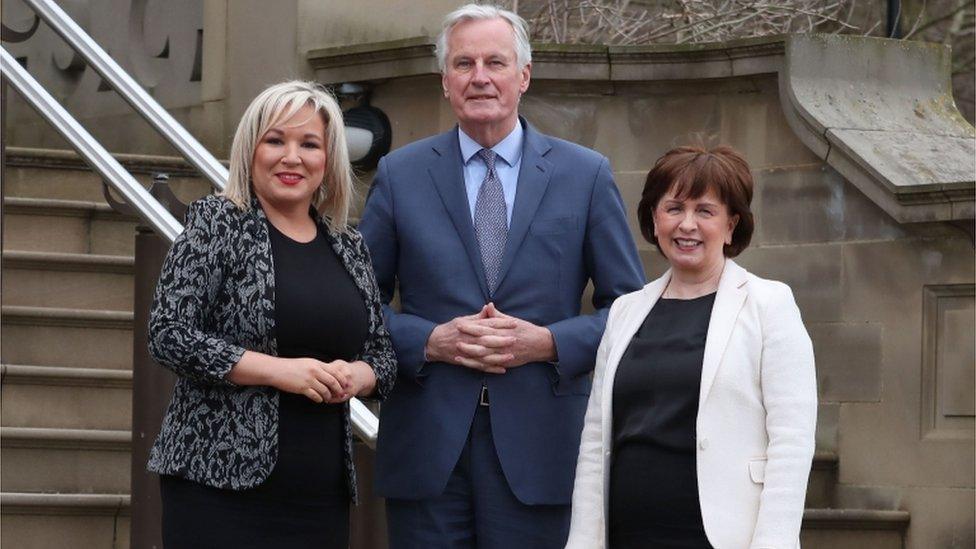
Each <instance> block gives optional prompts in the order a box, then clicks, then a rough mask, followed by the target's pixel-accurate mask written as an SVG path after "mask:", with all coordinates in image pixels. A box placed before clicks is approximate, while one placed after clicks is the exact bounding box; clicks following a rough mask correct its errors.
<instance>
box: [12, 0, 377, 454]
mask: <svg viewBox="0 0 976 549" xmlns="http://www.w3.org/2000/svg"><path fill="white" fill-rule="evenodd" d="M24 1H25V2H26V3H27V4H28V5H30V7H31V8H33V9H34V11H36V12H37V14H38V16H39V17H40V18H41V19H43V20H44V21H45V22H46V23H47V24H48V25H49V26H50V27H51V28H52V29H54V31H55V32H56V33H57V34H58V35H60V36H61V37H62V38H64V40H65V41H66V42H68V44H69V45H70V46H71V47H72V48H73V49H74V50H75V51H77V52H78V53H79V54H80V55H81V56H82V57H84V59H85V61H86V62H88V64H89V65H90V66H91V67H93V68H94V69H95V71H96V72H98V74H100V75H101V76H102V78H103V79H105V81H106V82H108V83H109V85H111V86H112V88H114V89H115V91H117V92H118V93H119V95H121V96H122V98H123V99H125V101H126V102H127V103H129V104H130V105H131V106H132V107H133V108H134V109H135V110H136V112H138V113H139V114H140V115H141V116H142V117H143V118H144V119H145V120H146V121H147V122H149V124H151V125H152V126H153V127H154V128H156V129H157V130H158V131H159V133H160V134H161V135H162V136H163V137H164V138H166V140H167V141H169V142H170V143H171V144H172V145H173V146H174V147H175V148H176V149H177V150H178V151H180V152H181V153H182V154H183V155H184V157H185V158H186V159H187V160H188V161H189V162H190V163H191V164H192V165H193V166H194V167H195V168H197V170H199V171H200V173H202V174H203V175H204V176H205V177H206V178H207V179H208V180H209V181H210V184H211V185H212V186H213V187H214V188H215V189H217V190H223V189H224V187H225V186H226V181H227V179H228V172H227V168H225V167H224V166H223V164H221V163H220V162H219V161H218V160H217V159H216V158H215V157H214V156H213V155H211V154H210V152H209V151H207V150H206V149H205V148H204V147H203V145H201V144H200V142H199V141H197V140H196V138H194V137H193V136H192V135H190V133H189V132H187V131H186V129H185V128H184V127H183V126H182V125H181V124H180V123H179V122H177V121H176V120H175V119H174V118H173V117H172V116H170V114H169V113H168V112H167V111H166V109H164V108H163V107H162V106H161V105H160V104H159V103H158V102H156V100H155V99H153V98H152V97H151V96H150V95H149V94H148V93H146V91H145V90H144V89H143V88H142V87H141V86H140V85H139V84H138V83H137V82H136V81H135V80H133V78H132V77H131V76H129V74H128V73H127V72H126V71H125V69H123V68H122V67H121V66H120V65H119V64H118V63H116V62H115V60H114V59H112V58H111V56H109V55H108V53H106V52H105V50H103V49H102V48H101V47H100V46H99V45H98V44H97V43H96V42H95V41H94V40H93V39H92V38H91V36H89V35H88V34H87V33H86V32H85V31H84V30H82V29H81V27H79V26H78V25H77V24H76V23H75V22H74V20H72V19H71V17H70V16H68V14H67V13H65V12H64V10H62V9H61V8H60V7H58V5H57V4H55V3H54V2H53V1H51V0H24ZM0 50H2V51H3V74H4V76H7V77H8V78H9V79H10V81H11V83H12V84H14V88H15V89H16V90H17V92H18V93H19V94H20V95H21V96H23V97H24V99H26V100H27V101H28V102H29V103H30V104H31V106H32V107H33V108H34V109H35V110H36V111H37V112H38V113H39V114H40V115H41V116H43V117H44V118H45V119H46V120H47V121H48V122H50V123H51V125H52V126H54V128H55V129H56V130H57V131H58V133H60V134H61V135H62V136H63V137H64V138H65V139H67V140H68V142H69V143H71V144H72V146H74V147H75V149H76V150H77V151H78V153H79V154H81V156H82V157H83V158H84V159H85V160H86V161H87V162H88V163H89V164H90V165H91V166H92V167H93V168H94V169H95V171H97V172H98V173H99V175H101V176H102V177H103V178H104V179H105V180H106V181H108V182H109V183H110V184H111V185H112V187H113V188H115V189H116V190H118V191H119V193H121V194H122V196H123V197H124V198H125V200H126V201H127V202H128V203H129V204H131V205H132V206H133V207H135V208H136V210H137V211H138V212H139V214H140V215H141V216H142V217H143V218H144V219H145V220H146V221H147V222H148V223H149V224H150V225H151V226H152V227H153V228H154V229H156V231H157V232H159V234H161V235H163V236H164V237H166V239H167V240H168V241H169V242H171V243H172V242H173V241H174V240H175V239H176V237H177V235H179V234H180V233H181V232H183V225H182V224H181V223H180V222H179V221H177V220H176V219H175V218H174V217H173V216H172V215H171V214H170V213H169V212H168V211H167V210H166V209H165V208H163V206H162V205H160V204H159V202H158V201H156V199H155V198H153V197H152V196H151V195H150V194H149V193H148V192H147V191H146V190H145V189H144V188H143V187H142V185H140V184H139V182H138V181H136V180H135V178H133V177H132V175H130V174H129V172H128V171H126V170H125V168H123V167H122V165H121V164H119V162H118V161H117V160H115V158H114V157H112V155H111V154H109V152H108V151H106V150H105V148H104V147H102V146H101V145H100V144H99V143H98V141H97V140H95V138H94V137H92V135H91V134H89V133H88V132H87V131H86V130H85V129H84V128H83V127H82V126H81V125H80V124H79V123H78V122H77V120H75V119H74V117H72V116H71V115H70V114H69V113H68V112H67V111H66V110H64V108H63V107H61V105H60V104H59V103H58V102H57V101H56V100H55V99H54V98H53V97H51V95H50V94H49V93H47V91H46V90H45V89H44V87H43V86H41V85H40V84H39V83H38V82H37V81H36V80H34V78H33V77H31V76H30V74H29V73H28V72H27V71H26V70H25V69H24V68H23V67H21V66H20V64H19V63H17V62H16V61H15V60H14V58H13V57H12V56H11V55H10V54H9V53H7V51H6V50H5V49H3V48H2V47H0ZM349 406H350V419H351V421H352V427H353V430H354V431H355V433H356V435H357V436H358V437H359V438H360V439H361V440H362V441H363V442H365V443H366V444H367V445H368V446H369V447H371V448H372V447H375V445H376V437H377V435H378V434H379V418H377V417H376V415H374V414H373V412H372V411H371V410H370V409H369V408H367V407H366V405H365V404H363V403H362V402H360V401H359V400H358V399H356V398H352V399H350V400H349Z"/></svg>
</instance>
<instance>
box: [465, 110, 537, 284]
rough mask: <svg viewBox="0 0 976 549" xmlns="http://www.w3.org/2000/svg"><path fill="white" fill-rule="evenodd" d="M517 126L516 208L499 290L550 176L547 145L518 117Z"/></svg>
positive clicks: (506, 245) (499, 274) (509, 233)
mask: <svg viewBox="0 0 976 549" xmlns="http://www.w3.org/2000/svg"><path fill="white" fill-rule="evenodd" d="M519 123H520V124H523V126H524V128H525V134H524V140H525V141H524V143H523V145H522V166H521V168H519V178H518V186H517V188H516V191H515V205H514V206H513V207H512V223H511V224H510V226H509V228H508V239H507V240H506V242H505V253H504V254H503V255H502V264H501V267H500V269H499V271H498V287H499V288H501V285H502V283H503V282H504V281H505V275H506V274H507V273H508V270H509V269H510V268H511V266H512V263H514V261H515V253H516V252H518V249H519V246H521V245H522V241H523V240H525V235H526V233H528V231H529V225H531V224H532V219H533V218H534V217H535V212H536V210H538V209H539V204H540V203H541V202H542V197H543V196H545V194H546V189H547V188H549V179H550V178H551V177H552V172H553V166H552V163H551V162H549V161H548V160H546V159H545V155H546V153H548V152H549V150H550V149H551V148H552V147H551V146H550V145H549V143H548V141H546V139H545V137H544V136H543V135H542V134H540V133H539V132H537V131H536V130H535V128H533V127H532V126H531V125H530V124H529V123H528V122H525V119H523V118H521V117H519ZM472 235H473V231H472ZM479 257H480V256H479ZM482 278H484V277H482Z"/></svg>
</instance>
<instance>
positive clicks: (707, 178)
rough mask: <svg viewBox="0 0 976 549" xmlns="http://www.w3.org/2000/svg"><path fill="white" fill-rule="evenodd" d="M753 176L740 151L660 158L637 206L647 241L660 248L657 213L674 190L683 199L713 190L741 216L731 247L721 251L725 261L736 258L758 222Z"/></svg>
mask: <svg viewBox="0 0 976 549" xmlns="http://www.w3.org/2000/svg"><path fill="white" fill-rule="evenodd" d="M752 187H753V182H752V173H751V172H750V170H749V164H748V163H747V162H746V160H745V158H743V157H742V155H741V154H739V152H738V151H736V150H735V149H733V148H732V147H729V146H726V145H722V146H718V147H715V148H714V149H711V150H706V149H705V148H704V147H696V146H684V147H677V148H675V149H671V150H670V151H668V152H666V153H664V156H662V157H661V158H659V159H658V160H657V162H656V163H655V164H654V167H653V168H651V171H650V172H649V173H648V174H647V181H645V182H644V191H643V193H641V201H640V204H639V205H638V206H637V221H638V223H639V224H640V230H641V234H642V235H643V236H644V239H645V240H647V241H648V242H650V243H651V244H654V245H655V246H657V248H658V250H660V249H661V246H660V245H659V244H658V242H657V238H655V236H654V209H655V208H657V204H658V202H659V201H660V200H661V197H662V196H664V195H665V194H666V193H667V192H668V191H669V190H671V189H672V188H674V189H675V195H677V196H678V197H680V198H699V197H701V196H702V195H704V194H705V193H706V192H708V191H709V190H714V191H715V192H716V194H717V195H718V197H719V199H720V200H721V201H722V202H723V203H724V204H725V206H726V207H727V208H728V210H729V215H732V216H734V215H737V216H739V222H738V223H737V224H736V226H735V229H734V230H733V231H732V243H731V244H726V245H725V247H724V248H723V249H722V251H723V253H724V254H725V257H735V256H737V255H739V254H740V253H742V250H745V249H746V247H747V246H749V241H750V240H752V231H753V229H754V228H755V221H754V220H753V217H752V210H751V209H750V208H749V205H750V203H752Z"/></svg>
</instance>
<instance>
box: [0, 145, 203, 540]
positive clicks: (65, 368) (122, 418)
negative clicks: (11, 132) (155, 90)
mask: <svg viewBox="0 0 976 549" xmlns="http://www.w3.org/2000/svg"><path fill="white" fill-rule="evenodd" d="M119 159H120V160H121V161H122V163H123V164H124V165H125V166H126V167H127V168H128V169H129V170H130V171H131V172H132V173H133V174H134V175H136V177H137V178H138V179H140V180H141V181H142V182H143V183H144V184H146V185H148V182H149V180H150V177H151V174H152V173H153V172H156V171H163V172H166V173H169V174H171V176H173V178H172V179H171V182H172V183H173V187H174V190H176V192H177V194H179V195H180V197H181V198H183V199H184V200H191V199H192V198H195V197H197V196H200V195H202V194H204V193H206V192H207V191H208V188H209V187H208V185H207V184H206V183H205V182H203V181H201V180H198V179H196V178H195V177H193V171H192V170H191V169H190V168H189V166H187V165H186V164H185V163H183V162H180V161H178V160H175V159H171V158H161V157H145V156H133V155H121V156H120V157H119ZM3 200H4V202H3V206H4V219H3V255H2V267H3V273H2V294H0V295H2V310H0V316H2V330H3V331H2V339H0V375H2V384H0V454H2V455H0V459H2V463H3V468H2V469H0V492H2V494H0V515H2V516H0V544H2V545H3V546H4V547H17V548H34V547H36V548H54V547H59V548H61V547H84V548H89V547H91V548H98V547H102V548H110V547H128V545H129V532H128V528H129V518H128V508H129V495H128V494H129V482H130V463H129V462H130V452H129V450H130V444H131V408H132V349H133V341H132V333H133V331H132V303H133V256H132V254H133V247H134V239H133V236H134V234H135V226H136V219H135V218H132V217H128V216H124V215H121V214H118V213H116V212H114V211H112V209H111V208H109V206H108V205H107V203H106V202H105V199H104V198H103V196H102V185H101V181H100V180H99V178H98V177H97V176H96V175H94V174H93V173H91V172H90V171H89V170H88V169H87V167H86V166H85V165H84V164H83V163H82V162H81V161H80V160H79V159H78V158H77V156H76V155H74V154H72V153H68V152H64V151H47V150H28V149H15V148H9V149H8V150H7V157H6V172H5V179H4V197H3Z"/></svg>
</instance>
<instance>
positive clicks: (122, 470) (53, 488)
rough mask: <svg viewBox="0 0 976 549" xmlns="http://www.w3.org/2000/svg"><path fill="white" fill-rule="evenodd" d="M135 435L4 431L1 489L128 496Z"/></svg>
mask: <svg viewBox="0 0 976 549" xmlns="http://www.w3.org/2000/svg"><path fill="white" fill-rule="evenodd" d="M131 443H132V433H131V432H130V431H122V430H96V429H42V428H36V427H0V454H2V458H0V459H2V461H3V468H2V469H0V490H2V491H3V492H39V493H69V494H126V493H128V492H129V470H130V465H129V461H130V452H129V448H130V447H131Z"/></svg>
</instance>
